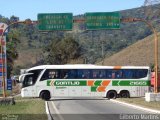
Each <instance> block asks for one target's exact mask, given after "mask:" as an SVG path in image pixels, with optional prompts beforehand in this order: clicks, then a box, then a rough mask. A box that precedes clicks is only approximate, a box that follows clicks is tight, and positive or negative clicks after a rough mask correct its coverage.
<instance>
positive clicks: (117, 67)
mask: <svg viewBox="0 0 160 120" xmlns="http://www.w3.org/2000/svg"><path fill="white" fill-rule="evenodd" d="M121 68H122V66H114V68H113V69H121Z"/></svg>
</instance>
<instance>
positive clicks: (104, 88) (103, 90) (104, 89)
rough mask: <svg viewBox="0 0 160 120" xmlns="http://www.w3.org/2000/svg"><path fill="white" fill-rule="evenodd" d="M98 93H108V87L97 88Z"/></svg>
mask: <svg viewBox="0 0 160 120" xmlns="http://www.w3.org/2000/svg"><path fill="white" fill-rule="evenodd" d="M97 91H98V92H105V91H106V87H105V86H99V87H98V88H97Z"/></svg>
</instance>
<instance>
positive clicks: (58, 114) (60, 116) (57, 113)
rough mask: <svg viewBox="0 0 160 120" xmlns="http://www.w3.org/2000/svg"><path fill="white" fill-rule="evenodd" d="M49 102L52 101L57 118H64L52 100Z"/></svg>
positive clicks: (62, 119) (61, 119)
mask: <svg viewBox="0 0 160 120" xmlns="http://www.w3.org/2000/svg"><path fill="white" fill-rule="evenodd" d="M51 103H52V106H53V109H54V110H55V114H56V115H57V116H58V118H59V119H60V120H64V118H63V117H62V115H61V114H60V112H59V111H58V109H57V108H56V106H55V104H54V102H53V101H51Z"/></svg>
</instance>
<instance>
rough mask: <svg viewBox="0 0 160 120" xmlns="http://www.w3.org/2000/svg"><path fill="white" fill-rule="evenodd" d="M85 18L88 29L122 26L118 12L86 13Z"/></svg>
mask: <svg viewBox="0 0 160 120" xmlns="http://www.w3.org/2000/svg"><path fill="white" fill-rule="evenodd" d="M85 19H86V28H87V29H88V30H96V29H119V28H120V15H119V13H118V12H93V13H86V14H85Z"/></svg>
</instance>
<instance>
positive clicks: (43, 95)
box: [40, 90, 51, 101]
mask: <svg viewBox="0 0 160 120" xmlns="http://www.w3.org/2000/svg"><path fill="white" fill-rule="evenodd" d="M40 97H41V98H42V99H43V100H46V101H48V100H49V99H50V98H51V96H50V92H49V91H47V90H46V91H42V92H41V94H40Z"/></svg>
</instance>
